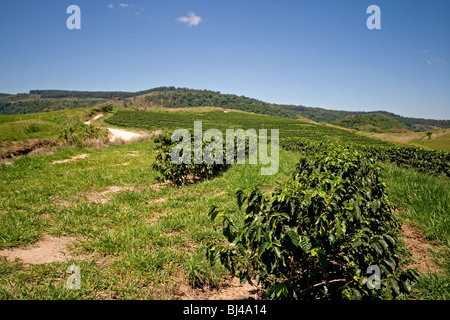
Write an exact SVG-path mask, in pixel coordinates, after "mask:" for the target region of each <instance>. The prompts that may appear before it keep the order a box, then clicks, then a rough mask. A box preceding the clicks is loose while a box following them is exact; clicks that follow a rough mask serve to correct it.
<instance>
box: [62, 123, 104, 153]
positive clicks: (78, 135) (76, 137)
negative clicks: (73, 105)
mask: <svg viewBox="0 0 450 320" xmlns="http://www.w3.org/2000/svg"><path fill="white" fill-rule="evenodd" d="M58 138H59V140H60V141H62V142H63V143H66V144H68V145H76V146H77V147H82V146H84V142H85V141H87V140H92V139H94V140H103V141H104V143H107V141H108V131H106V130H104V129H101V128H98V127H95V126H87V125H85V124H83V123H81V122H79V121H76V122H72V123H70V124H68V127H67V128H66V129H64V130H63V131H62V132H61V133H60V134H59V137H58Z"/></svg>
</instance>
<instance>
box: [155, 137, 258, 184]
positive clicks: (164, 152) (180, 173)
mask: <svg viewBox="0 0 450 320" xmlns="http://www.w3.org/2000/svg"><path fill="white" fill-rule="evenodd" d="M171 137H172V133H171V132H166V133H164V134H162V135H160V136H158V137H156V138H155V143H156V149H157V155H156V161H155V162H154V164H153V169H155V170H156V171H158V172H159V173H160V177H159V180H162V181H171V182H172V183H173V184H175V185H181V184H184V183H186V182H189V181H192V180H203V179H209V178H212V177H215V176H217V175H219V174H220V173H221V172H223V171H225V170H227V169H228V168H229V166H230V164H227V163H226V162H227V161H226V152H225V147H224V148H223V150H222V151H220V152H223V154H222V159H223V163H213V164H208V163H206V162H205V160H203V161H202V163H201V164H194V135H193V134H191V150H192V152H191V155H190V159H191V163H190V164H184V163H181V164H176V163H174V162H173V161H172V149H173V148H174V147H175V146H176V145H177V144H178V142H172V139H171ZM242 141H243V140H242ZM248 142H249V141H248V139H246V140H245V152H246V154H247V153H248V145H249V143H248ZM237 143H238V140H237V139H236V138H235V144H234V145H235V146H237ZM224 144H225V142H224ZM205 145H206V143H205V142H204V141H203V142H202V150H203V149H204V147H205ZM234 157H235V160H236V154H235V155H234Z"/></svg>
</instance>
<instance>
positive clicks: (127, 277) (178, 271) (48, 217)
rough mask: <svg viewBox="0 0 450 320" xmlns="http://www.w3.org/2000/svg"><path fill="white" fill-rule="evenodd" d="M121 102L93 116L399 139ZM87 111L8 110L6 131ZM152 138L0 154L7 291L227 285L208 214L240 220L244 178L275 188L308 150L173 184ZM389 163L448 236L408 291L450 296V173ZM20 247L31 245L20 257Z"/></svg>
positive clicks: (386, 171) (31, 294) (94, 292)
mask: <svg viewBox="0 0 450 320" xmlns="http://www.w3.org/2000/svg"><path fill="white" fill-rule="evenodd" d="M116 110H118V111H117V112H115V113H114V114H111V115H107V116H105V117H104V119H103V118H101V119H99V121H97V122H96V123H97V124H100V125H104V126H114V127H122V128H128V129H139V130H142V129H144V130H148V131H155V130H159V129H163V130H167V129H170V130H173V129H176V128H185V129H190V128H193V123H194V121H198V120H201V121H202V122H203V129H204V130H206V129H208V128H217V129H219V130H222V131H223V132H225V129H229V128H232V129H237V128H242V129H248V128H254V129H256V130H257V129H260V128H266V129H271V128H273V129H280V138H281V139H288V138H305V139H306V140H308V141H316V142H320V141H321V140H324V139H331V140H333V141H336V142H341V143H352V144H357V145H364V146H371V145H390V143H388V142H384V141H381V140H377V139H375V138H371V137H367V136H364V135H360V134H356V133H353V132H352V131H350V130H343V129H339V128H336V127H333V126H328V125H316V124H313V123H306V122H302V121H300V120H294V119H288V118H278V117H271V116H264V115H253V114H248V113H243V112H226V113H225V112H224V111H223V110H217V109H200V108H199V109H198V110H182V111H165V110H163V111H161V110H153V111H151V112H148V111H131V110H128V109H122V108H120V109H116ZM90 114H91V113H90V109H74V110H63V111H58V112H54V113H53V112H52V113H48V114H30V115H27V116H20V117H23V118H20V119H19V118H17V117H19V116H14V117H13V116H1V117H0V126H2V125H5V127H3V128H4V131H3V130H0V134H1V135H2V136H1V138H0V140H15V139H16V138H17V140H22V139H27V138H31V137H39V138H43V137H47V136H55V135H56V133H57V132H58V130H60V129H61V128H64V123H65V121H66V120H67V118H78V119H80V120H86V117H87V116H88V115H90ZM91 115H92V114H91ZM8 117H9V118H8ZM20 121H36V123H37V124H41V128H42V130H41V131H39V132H28V131H27V130H26V129H24V128H26V127H27V126H29V125H30V124H32V123H27V124H26V125H23V126H19V124H17V122H20ZM39 121H41V122H39ZM45 121H47V122H48V123H49V124H48V125H49V127H45V126H44V122H45ZM8 123H9V124H10V127H8V126H6V125H7V124H8ZM13 123H14V125H13ZM50 123H51V124H52V125H50ZM16 126H17V128H20V129H17V128H16ZM57 129H58V130H57ZM15 130H16V131H15ZM33 134H36V135H35V136H33ZM269 134H270V131H269ZM40 135H41V136H40ZM155 147H156V144H155V142H154V141H143V142H134V143H130V144H123V145H111V146H108V147H106V148H82V147H73V148H60V149H58V150H57V151H56V152H54V153H53V154H47V155H37V156H23V157H18V158H14V159H12V161H11V162H12V163H11V164H0V176H1V180H0V256H7V257H8V258H4V257H0V299H182V298H183V297H186V296H190V295H189V294H192V292H196V294H198V295H197V296H196V297H199V298H202V297H205V295H203V296H202V295H201V294H200V293H199V292H201V291H202V290H201V289H195V288H199V287H200V288H203V289H205V291H206V292H208V290H209V292H210V294H211V295H213V296H214V294H217V292H218V291H215V290H217V289H214V288H216V287H217V286H219V287H221V288H225V289H226V287H224V284H226V283H228V282H227V281H228V280H229V278H230V276H229V271H228V270H227V269H226V268H225V267H224V266H222V265H221V264H216V265H214V266H211V265H210V264H209V262H208V260H207V258H206V252H207V249H208V244H210V243H216V244H223V243H226V237H225V236H224V235H223V225H222V222H221V221H220V219H215V220H214V221H211V217H210V215H209V213H210V209H211V206H217V207H220V208H221V209H222V210H224V211H225V212H229V213H232V214H233V215H234V216H233V217H234V219H235V220H236V221H238V220H239V219H240V218H241V217H242V211H240V210H239V206H238V203H237V202H236V195H235V193H236V190H238V189H243V190H250V189H252V188H254V187H258V188H259V189H260V190H262V191H273V190H274V189H275V188H277V186H278V185H281V184H283V183H285V182H286V181H288V180H289V179H290V178H291V176H292V173H293V172H294V170H295V168H296V165H297V163H298V162H299V160H300V158H302V157H309V156H310V155H311V152H309V151H306V150H305V151H299V150H292V151H287V150H284V149H281V150H280V168H279V171H278V173H277V174H276V175H273V176H270V175H269V176H262V175H260V168H261V165H260V164H258V165H250V164H248V163H247V164H242V165H240V164H239V165H238V164H235V165H233V166H231V167H230V168H229V169H228V170H225V171H223V172H221V173H220V174H219V175H218V176H217V177H215V178H211V179H205V180H202V181H199V182H197V183H188V184H186V185H182V186H177V187H175V186H172V185H171V184H169V183H167V182H161V181H159V180H158V177H159V176H160V175H159V173H158V172H157V171H156V170H155V169H154V168H153V164H154V163H155V161H156V158H157V151H156V150H155ZM381 175H382V177H383V181H384V182H385V183H386V193H387V194H388V196H389V199H390V200H392V201H393V202H394V203H395V205H397V206H398V208H399V209H398V211H399V215H400V216H401V219H402V221H404V222H406V221H407V222H408V223H412V224H415V225H417V226H418V227H420V229H422V230H423V232H424V236H425V237H426V239H428V240H429V241H431V242H432V243H433V245H434V246H435V247H436V248H441V249H440V251H439V253H437V254H436V259H435V260H436V261H435V262H436V263H437V264H438V265H439V267H440V268H441V270H443V271H441V272H440V273H427V274H425V275H423V276H422V277H421V278H420V281H419V282H418V283H417V284H415V285H413V288H412V293H411V294H409V295H405V294H401V295H400V298H402V299H449V298H450V297H449V296H450V294H449V272H450V263H449V258H448V257H449V252H450V251H449V250H450V249H449V248H450V237H449V235H450V231H449V229H448V227H449V225H450V224H449V221H448V212H450V199H449V192H448V191H449V190H450V184H449V180H448V178H447V177H445V176H444V175H438V174H435V173H423V172H417V171H416V170H415V169H413V168H408V167H406V168H399V167H397V166H396V165H394V164H382V172H381ZM58 241H63V242H64V243H65V244H67V248H64V252H65V256H61V255H56V254H48V255H44V261H41V263H39V264H36V263H30V260H26V258H28V259H31V262H32V261H33V252H36V256H37V255H39V252H45V250H46V249H51V247H52V245H54V243H57V242H58ZM14 250H16V251H14ZM20 250H22V251H20ZM33 250H35V251H33ZM39 250H42V251H39ZM14 252H16V253H17V254H21V253H22V252H27V253H28V255H26V256H23V257H25V258H24V259H25V261H24V260H23V259H22V260H17V261H14V258H13V257H14ZM45 258H47V260H45ZM71 265H76V266H78V267H79V268H80V270H81V287H80V289H78V290H70V289H68V288H67V287H66V281H67V280H68V278H69V276H70V275H69V274H67V272H66V270H67V268H68V267H69V266H71ZM211 287H212V288H211ZM235 298H240V299H242V298H245V296H235Z"/></svg>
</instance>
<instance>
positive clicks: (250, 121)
mask: <svg viewBox="0 0 450 320" xmlns="http://www.w3.org/2000/svg"><path fill="white" fill-rule="evenodd" d="M194 121H202V126H203V130H206V129H209V128H215V129H219V130H221V131H223V132H225V130H226V129H239V128H241V129H244V130H247V129H250V128H253V129H255V130H258V129H268V130H270V129H279V130H280V139H281V140H282V139H287V138H305V139H309V140H313V141H321V140H324V139H331V140H335V141H339V142H344V143H347V142H349V143H355V144H364V145H366V144H367V145H387V144H389V143H388V142H385V141H382V140H379V139H374V138H370V137H367V136H364V135H360V134H356V133H354V132H351V131H349V130H344V129H340V128H337V127H334V126H330V125H326V124H315V123H308V122H304V121H301V120H296V119H286V118H281V117H274V116H267V115H255V114H251V113H244V112H225V111H224V110H220V109H211V110H207V111H204V110H202V109H201V108H200V109H199V110H198V111H197V112H194V111H192V110H189V111H176V112H174V111H160V110H159V109H155V110H152V111H131V110H121V111H118V112H117V113H115V114H114V115H113V116H111V117H110V118H107V119H105V122H106V123H108V124H112V125H116V126H119V127H127V128H135V129H145V130H150V131H152V130H158V129H171V130H173V129H177V128H184V129H193V127H194ZM268 134H270V131H269V132H268Z"/></svg>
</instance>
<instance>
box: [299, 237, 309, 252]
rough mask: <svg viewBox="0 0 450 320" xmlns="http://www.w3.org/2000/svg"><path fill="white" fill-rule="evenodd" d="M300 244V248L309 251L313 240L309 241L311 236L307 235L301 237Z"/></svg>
mask: <svg viewBox="0 0 450 320" xmlns="http://www.w3.org/2000/svg"><path fill="white" fill-rule="evenodd" d="M299 244H300V248H302V250H303V251H305V252H306V253H308V252H309V250H311V242H309V238H308V237H307V236H305V237H303V238H301V239H300V242H299Z"/></svg>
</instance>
